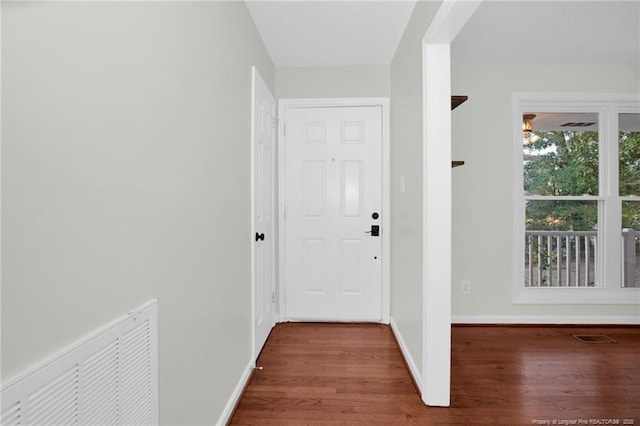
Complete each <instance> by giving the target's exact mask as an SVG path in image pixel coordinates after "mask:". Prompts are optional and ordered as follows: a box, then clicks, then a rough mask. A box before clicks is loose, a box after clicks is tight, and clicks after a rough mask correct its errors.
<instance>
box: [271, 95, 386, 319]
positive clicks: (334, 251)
mask: <svg viewBox="0 0 640 426" xmlns="http://www.w3.org/2000/svg"><path fill="white" fill-rule="evenodd" d="M284 115H285V116H284V117H281V119H284V120H285V122H284V130H285V134H284V149H285V153H284V162H285V164H284V167H285V169H284V170H285V173H284V179H285V182H284V200H285V209H284V215H285V218H284V225H285V232H284V235H285V240H284V244H285V248H284V253H285V261H284V272H283V273H284V278H285V316H286V318H287V319H289V320H329V321H381V320H382V266H381V265H382V243H381V241H382V235H383V231H384V230H383V229H382V227H381V224H382V216H383V215H384V213H385V212H383V211H382V177H381V165H382V162H381V156H382V107H381V106H380V105H376V106H337V107H288V108H286V109H285V111H284Z"/></svg>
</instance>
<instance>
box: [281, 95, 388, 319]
mask: <svg viewBox="0 0 640 426" xmlns="http://www.w3.org/2000/svg"><path fill="white" fill-rule="evenodd" d="M277 102H278V148H277V149H278V241H279V244H278V246H279V247H278V259H279V260H278V283H277V288H278V307H277V309H276V315H277V317H278V320H279V321H280V322H283V321H287V320H288V318H287V317H286V315H285V309H284V307H285V288H286V282H285V280H286V278H285V277H286V275H285V274H284V271H285V268H286V258H285V253H286V251H285V228H286V223H285V201H286V200H285V185H286V180H285V139H284V135H285V126H286V122H285V121H286V120H285V118H286V110H287V109H288V108H322V107H325V108H332V107H371V106H379V107H380V108H381V109H382V157H381V162H382V164H381V178H382V211H383V212H384V214H383V215H382V217H381V220H382V222H381V226H382V232H381V233H380V237H381V238H382V241H381V243H382V295H381V296H382V297H381V303H382V306H381V313H382V319H381V321H380V322H381V323H383V324H389V319H390V311H391V285H390V280H391V273H390V267H391V260H390V242H391V203H390V197H389V194H390V192H389V176H390V170H389V166H390V161H389V160H390V159H389V134H390V133H389V124H390V119H389V105H390V103H389V98H299V99H279V100H278V101H277Z"/></svg>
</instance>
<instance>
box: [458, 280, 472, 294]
mask: <svg viewBox="0 0 640 426" xmlns="http://www.w3.org/2000/svg"><path fill="white" fill-rule="evenodd" d="M460 292H461V293H462V294H469V293H471V281H469V280H462V281H460Z"/></svg>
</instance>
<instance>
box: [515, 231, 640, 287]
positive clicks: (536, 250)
mask: <svg viewBox="0 0 640 426" xmlns="http://www.w3.org/2000/svg"><path fill="white" fill-rule="evenodd" d="M597 239H598V233H597V231H526V233H525V287H596V286H597V285H598V284H596V265H597V263H598V262H597V261H598V252H597V246H598V245H597ZM639 249H640V232H639V231H635V230H633V229H623V230H622V253H623V257H622V258H623V265H622V271H623V285H622V286H623V287H640V280H639V279H638V277H639V276H640V265H638V252H639Z"/></svg>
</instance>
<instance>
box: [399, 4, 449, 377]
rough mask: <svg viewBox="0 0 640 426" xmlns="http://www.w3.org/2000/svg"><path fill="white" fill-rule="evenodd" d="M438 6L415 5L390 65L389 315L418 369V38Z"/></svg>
mask: <svg viewBox="0 0 640 426" xmlns="http://www.w3.org/2000/svg"><path fill="white" fill-rule="evenodd" d="M439 6H440V3H439V2H417V3H416V7H415V9H414V11H413V14H412V15H411V18H410V20H409V23H408V25H407V29H406V30H405V33H404V35H403V37H402V40H401V41H400V44H399V46H398V50H397V51H396V54H395V56H394V58H393V61H392V63H391V211H392V212H393V215H392V218H391V220H392V223H391V229H392V236H391V317H392V318H393V320H394V322H395V324H396V327H397V330H398V331H399V333H400V334H401V336H402V339H403V341H404V343H405V344H406V347H407V349H408V351H409V354H410V357H411V358H412V359H413V361H414V363H415V364H416V366H417V368H419V369H420V368H422V367H421V364H422V339H423V329H422V232H423V226H422V212H423V209H422V198H423V197H422V141H423V133H422V129H423V127H422V117H423V115H422V114H423V109H422V38H423V37H424V34H425V32H426V30H427V28H428V26H429V24H430V23H431V20H432V19H433V16H435V13H436V11H437V10H438V7H439ZM403 182H404V185H403ZM402 186H404V192H403V191H402Z"/></svg>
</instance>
